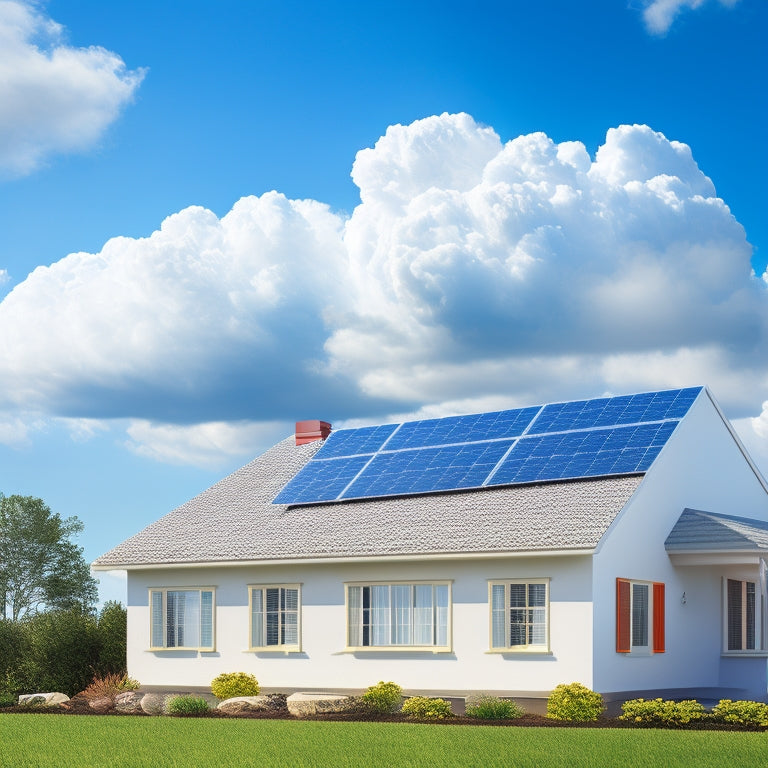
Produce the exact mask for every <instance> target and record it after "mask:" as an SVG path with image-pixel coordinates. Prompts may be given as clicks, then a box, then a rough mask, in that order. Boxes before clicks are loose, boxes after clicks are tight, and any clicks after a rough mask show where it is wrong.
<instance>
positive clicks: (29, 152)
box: [0, 0, 144, 175]
mask: <svg viewBox="0 0 768 768" xmlns="http://www.w3.org/2000/svg"><path fill="white" fill-rule="evenodd" d="M62 35H63V30H62V28H61V26H60V25H58V24H56V23H55V22H54V21H52V20H51V19H49V18H47V17H45V16H44V15H43V14H42V13H40V12H39V11H38V10H37V9H36V8H35V6H34V5H31V4H29V3H26V2H20V1H18V0H0V173H2V174H3V175H23V174H27V173H30V172H31V171H33V170H34V169H35V168H36V167H37V166H39V165H40V163H41V162H42V161H43V159H44V158H45V157H46V156H48V155H49V154H51V153H54V152H70V151H78V150H83V149H86V148H88V147H90V146H92V145H93V144H94V142H96V141H97V140H98V139H99V137H100V136H101V135H102V134H103V132H104V130H105V129H106V128H107V127H108V126H109V125H110V124H111V123H112V122H113V121H114V120H115V118H116V117H117V116H118V114H119V112H120V110H121V109H122V108H123V107H124V106H125V105H126V104H127V103H128V102H129V101H130V100H131V98H132V96H133V94H134V92H135V90H136V88H137V87H138V85H139V83H140V82H141V80H142V78H143V76H144V72H143V70H133V71H128V70H126V67H125V64H124V63H123V60H122V59H121V58H120V57H119V56H118V55H117V54H115V53H112V52H111V51H107V50H105V49H104V48H99V47H96V46H91V47H90V48H73V47H71V46H68V45H66V44H65V43H64V42H62Z"/></svg>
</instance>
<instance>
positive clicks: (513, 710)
mask: <svg viewBox="0 0 768 768" xmlns="http://www.w3.org/2000/svg"><path fill="white" fill-rule="evenodd" d="M465 711H466V715H467V717H474V718H477V719H478V720H513V719H514V718H516V717H520V716H521V715H523V714H525V710H524V709H523V708H522V707H521V706H520V705H519V704H517V703H516V702H514V701H512V700H511V699H500V698H498V697H497V696H492V695H491V694H490V693H478V694H476V695H474V696H468V697H467V702H466V709H465Z"/></svg>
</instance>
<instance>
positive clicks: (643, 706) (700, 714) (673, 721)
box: [619, 699, 706, 726]
mask: <svg viewBox="0 0 768 768" xmlns="http://www.w3.org/2000/svg"><path fill="white" fill-rule="evenodd" d="M705 716H706V710H705V709H704V705H703V704H700V703H699V702H698V701H696V700H695V699H685V700H684V701H670V700H664V699H630V700H629V701H625V702H624V703H623V704H622V705H621V715H619V720H624V721H625V722H631V723H637V724H638V725H673V726H680V725H688V723H692V722H694V721H696V720H702V719H703V718H704V717H705Z"/></svg>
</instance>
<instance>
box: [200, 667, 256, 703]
mask: <svg viewBox="0 0 768 768" xmlns="http://www.w3.org/2000/svg"><path fill="white" fill-rule="evenodd" d="M211 691H212V692H213V695H214V696H215V697H216V698H217V699H232V698H234V697H235V696H256V695H258V693H259V681H258V680H257V679H256V678H255V677H254V676H253V675H249V674H248V673H247V672H224V673H222V674H221V675H219V676H218V677H215V678H214V679H213V681H212V682H211Z"/></svg>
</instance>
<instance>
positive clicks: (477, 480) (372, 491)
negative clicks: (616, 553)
mask: <svg viewBox="0 0 768 768" xmlns="http://www.w3.org/2000/svg"><path fill="white" fill-rule="evenodd" d="M700 391H701V387H691V388H687V389H674V390H665V391H663V392H648V393H644V394H639V395H627V396H621V397H603V398H597V399H594V400H579V401H575V402H569V403H552V404H549V405H545V406H535V407H531V408H517V409H513V410H507V411H496V412H493V413H481V414H474V415H470V416H450V417H446V418H443V419H425V420H422V421H410V422H405V423H402V424H385V425H382V426H376V427H361V428H359V429H342V430H337V431H336V432H332V433H331V435H330V436H329V437H328V439H327V440H326V441H325V443H324V444H323V446H322V447H321V448H320V450H319V451H318V452H317V453H316V454H315V456H314V457H313V458H312V460H311V461H309V462H308V463H307V464H306V465H305V466H304V467H303V469H302V470H301V471H300V472H298V473H297V474H296V475H295V476H294V477H293V478H292V479H291V480H290V481H289V482H288V483H287V484H286V485H285V487H284V488H283V489H282V490H281V491H280V493H279V494H278V495H277V497H276V498H275V500H274V503H275V504H313V503H314V504H317V503H321V502H328V501H341V500H347V499H364V498H378V497H385V496H401V495H411V494H419V493H431V492H436V491H452V490H462V489H469V488H483V487H494V486H500V485H513V484H516V483H532V482H542V481H553V480H565V479H578V478H586V477H600V476H606V475H622V474H635V473H638V472H645V471H646V470H647V469H648V468H649V467H650V466H651V464H652V463H653V461H654V459H655V458H656V456H658V454H659V451H660V450H661V449H662V448H663V446H664V444H665V443H666V442H667V440H668V439H669V436H670V435H671V434H672V432H673V431H674V429H675V427H676V426H677V424H678V422H679V421H680V419H681V418H682V417H683V416H685V414H686V413H687V412H688V409H689V408H690V407H691V405H692V404H693V401H694V400H695V399H696V397H697V396H698V394H699V392H700Z"/></svg>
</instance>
